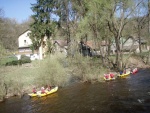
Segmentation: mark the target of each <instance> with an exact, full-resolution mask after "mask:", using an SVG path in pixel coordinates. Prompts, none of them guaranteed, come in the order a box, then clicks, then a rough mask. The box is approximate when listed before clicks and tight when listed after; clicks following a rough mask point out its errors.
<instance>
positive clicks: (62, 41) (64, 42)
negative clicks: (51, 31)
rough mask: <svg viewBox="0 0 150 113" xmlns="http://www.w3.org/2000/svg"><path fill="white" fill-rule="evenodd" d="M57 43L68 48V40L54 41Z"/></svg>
mask: <svg viewBox="0 0 150 113" xmlns="http://www.w3.org/2000/svg"><path fill="white" fill-rule="evenodd" d="M55 43H57V44H58V45H59V46H60V47H64V46H67V40H54V44H55Z"/></svg>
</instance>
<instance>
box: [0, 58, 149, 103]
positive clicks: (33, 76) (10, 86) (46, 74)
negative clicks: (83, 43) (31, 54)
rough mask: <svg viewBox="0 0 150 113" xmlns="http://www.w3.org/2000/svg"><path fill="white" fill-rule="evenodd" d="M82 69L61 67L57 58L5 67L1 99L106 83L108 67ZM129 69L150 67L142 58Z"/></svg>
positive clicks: (129, 61)
mask: <svg viewBox="0 0 150 113" xmlns="http://www.w3.org/2000/svg"><path fill="white" fill-rule="evenodd" d="M59 60H60V59H59ZM80 60H82V59H80ZM61 62H62V61H61ZM79 62H81V61H79ZM63 63H64V60H63ZM78 65H79V64H78ZM49 67H51V68H49ZM79 67H80V69H82V70H79V69H78V68H77V69H75V67H72V69H73V70H71V69H70V68H68V67H66V68H64V65H61V64H60V63H59V62H58V59H57V60H56V59H55V58H51V59H46V60H43V61H35V62H33V63H31V64H30V65H24V66H9V67H1V68H0V71H1V74H2V75H1V76H0V79H1V84H0V85H1V87H2V90H1V91H0V94H1V95H0V97H1V99H0V100H1V101H3V99H4V98H9V97H12V96H20V97H22V96H23V95H24V94H28V93H31V91H32V88H33V87H37V88H39V89H40V87H41V86H44V85H57V86H66V85H69V84H70V83H73V82H83V83H84V82H90V83H95V82H102V81H104V80H103V74H104V73H106V70H105V69H104V68H96V69H92V71H91V72H90V70H91V69H90V68H91V67H89V68H87V69H85V68H86V67H87V64H86V63H85V64H84V63H80V65H79ZM127 67H132V68H133V67H137V68H150V66H149V65H145V64H144V63H143V62H142V61H141V59H139V58H138V57H132V58H129V59H128V64H127ZM58 70H59V71H58ZM80 71H82V72H80ZM112 71H113V70H112ZM86 73H88V74H86ZM114 74H116V72H114Z"/></svg>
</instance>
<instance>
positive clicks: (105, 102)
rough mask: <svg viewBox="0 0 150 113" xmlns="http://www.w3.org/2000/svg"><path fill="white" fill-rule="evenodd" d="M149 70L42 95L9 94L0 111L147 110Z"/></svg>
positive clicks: (137, 112)
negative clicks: (11, 95) (32, 96)
mask: <svg viewBox="0 0 150 113" xmlns="http://www.w3.org/2000/svg"><path fill="white" fill-rule="evenodd" d="M149 112H150V70H148V69H147V70H140V71H139V72H138V73H137V74H135V75H130V76H127V77H126V78H122V79H117V80H115V81H109V82H104V83H95V84H90V83H84V84H83V83H77V84H72V85H70V86H67V87H65V88H60V89H59V90H58V92H57V93H54V94H52V95H49V96H46V97H42V98H37V97H35V98H30V97H29V96H28V95H26V96H24V97H23V98H22V99H18V98H17V97H15V98H10V99H8V100H6V101H5V102H3V103H0V113H149Z"/></svg>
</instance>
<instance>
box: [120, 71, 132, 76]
mask: <svg viewBox="0 0 150 113" xmlns="http://www.w3.org/2000/svg"><path fill="white" fill-rule="evenodd" d="M127 75H130V71H129V72H127V73H125V74H122V75H120V74H119V75H118V77H124V76H127Z"/></svg>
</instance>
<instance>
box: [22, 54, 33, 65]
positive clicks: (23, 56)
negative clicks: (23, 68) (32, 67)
mask: <svg viewBox="0 0 150 113" xmlns="http://www.w3.org/2000/svg"><path fill="white" fill-rule="evenodd" d="M20 61H21V64H24V63H31V59H30V57H28V56H25V55H21V59H20Z"/></svg>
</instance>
